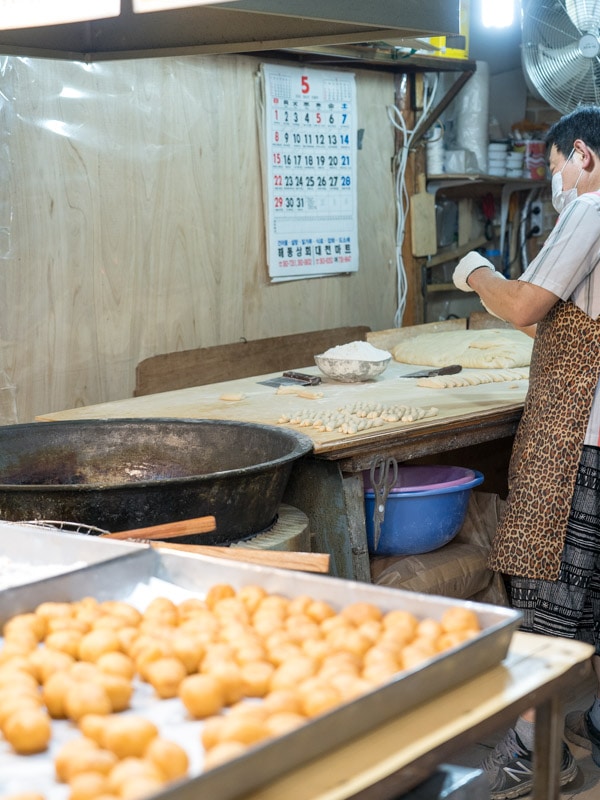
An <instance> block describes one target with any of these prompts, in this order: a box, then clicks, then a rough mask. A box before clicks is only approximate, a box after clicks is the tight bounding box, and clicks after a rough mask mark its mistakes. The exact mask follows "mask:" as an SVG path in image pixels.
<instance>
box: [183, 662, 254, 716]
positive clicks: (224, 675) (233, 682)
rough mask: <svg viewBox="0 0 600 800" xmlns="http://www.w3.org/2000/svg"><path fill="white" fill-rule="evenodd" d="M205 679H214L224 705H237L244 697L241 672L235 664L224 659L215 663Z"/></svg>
mask: <svg viewBox="0 0 600 800" xmlns="http://www.w3.org/2000/svg"><path fill="white" fill-rule="evenodd" d="M189 677H190V678H191V677H194V676H193V675H191V676H189ZM206 677H212V678H216V680H217V681H218V683H219V684H220V686H221V691H222V693H223V698H224V702H225V705H228V706H229V705H232V704H233V703H237V702H238V700H241V699H242V697H243V696H244V680H243V678H242V670H241V669H240V667H239V666H238V665H237V664H236V663H235V662H233V661H225V659H222V660H221V661H215V662H214V663H212V664H211V665H210V668H209V669H208V670H207V672H206ZM213 713H214V712H213Z"/></svg>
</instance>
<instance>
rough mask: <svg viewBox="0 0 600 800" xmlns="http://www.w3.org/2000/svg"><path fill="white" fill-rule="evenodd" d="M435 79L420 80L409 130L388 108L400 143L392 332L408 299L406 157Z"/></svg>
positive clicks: (396, 158)
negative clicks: (418, 105)
mask: <svg viewBox="0 0 600 800" xmlns="http://www.w3.org/2000/svg"><path fill="white" fill-rule="evenodd" d="M438 80H439V77H438V75H437V74H436V75H434V77H433V81H432V82H431V83H430V79H429V77H428V76H427V75H425V78H424V87H423V89H424V92H423V94H424V100H423V110H422V112H421V115H420V116H419V118H418V119H417V120H416V121H415V127H414V128H413V129H412V130H409V129H408V128H407V125H406V121H405V119H404V117H403V116H402V111H401V110H400V109H399V108H398V107H397V106H396V105H392V106H388V107H387V114H388V118H389V120H390V122H391V123H392V125H393V126H394V128H396V130H399V131H400V133H401V134H402V141H401V143H400V146H399V148H398V151H397V152H396V153H395V154H394V160H393V167H394V195H395V204H396V252H395V256H396V292H397V297H398V305H397V308H396V313H395V314H394V325H395V327H396V328H400V327H402V320H403V318H404V312H405V310H406V298H407V295H408V280H407V277H406V267H405V265H404V259H403V258H402V244H403V242H404V236H405V233H406V220H407V216H408V209H409V205H410V198H409V194H408V190H407V188H406V180H405V177H406V165H407V163H408V156H409V154H410V152H411V150H412V149H413V142H414V138H415V133H417V132H418V130H419V121H420V120H421V119H423V118H424V117H426V116H427V114H428V113H429V110H430V109H431V107H432V105H433V101H434V98H435V94H436V90H437V85H438Z"/></svg>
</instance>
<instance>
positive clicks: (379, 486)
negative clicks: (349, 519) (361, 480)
mask: <svg viewBox="0 0 600 800" xmlns="http://www.w3.org/2000/svg"><path fill="white" fill-rule="evenodd" d="M370 477H371V486H372V487H373V491H374V493H375V503H374V505H373V546H374V550H375V551H377V547H378V546H379V537H380V535H381V523H382V522H383V518H384V516H385V504H386V501H387V497H388V494H389V493H390V489H392V488H393V487H394V485H395V484H396V481H397V480H398V462H397V461H396V459H395V458H384V457H383V456H377V457H376V458H375V460H374V461H373V463H372V464H371V471H370Z"/></svg>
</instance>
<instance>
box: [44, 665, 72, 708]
mask: <svg viewBox="0 0 600 800" xmlns="http://www.w3.org/2000/svg"><path fill="white" fill-rule="evenodd" d="M73 681H74V679H73V677H72V676H71V675H70V674H69V673H68V672H66V671H64V670H62V671H59V672H53V673H52V675H50V677H49V678H48V680H47V681H46V682H45V683H44V685H43V687H42V699H43V701H44V703H45V705H46V708H47V709H48V713H49V714H50V716H51V717H52V718H53V719H65V717H66V716H67V707H66V698H67V695H68V693H69V691H70V689H71V687H72V686H73Z"/></svg>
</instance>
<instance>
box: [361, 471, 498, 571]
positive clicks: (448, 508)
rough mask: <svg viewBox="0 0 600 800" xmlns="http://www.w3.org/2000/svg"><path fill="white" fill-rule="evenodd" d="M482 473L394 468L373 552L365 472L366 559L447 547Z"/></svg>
mask: <svg viewBox="0 0 600 800" xmlns="http://www.w3.org/2000/svg"><path fill="white" fill-rule="evenodd" d="M481 483H483V474H482V473H481V472H477V471H476V470H470V469H464V468H462V467H444V466H436V467H429V466H412V467H411V466H408V467H406V466H403V467H398V481H397V482H396V484H395V486H394V488H393V489H392V490H390V493H389V495H388V498H387V501H386V504H385V513H384V518H383V521H382V523H381V529H380V536H379V542H378V545H377V548H375V542H374V535H373V530H374V525H373V510H374V507H375V493H374V491H373V489H372V488H371V480H370V477H369V474H368V473H365V487H366V488H365V516H366V527H367V542H368V546H369V553H371V555H378V556H389V555H399V556H401V555H416V554H419V553H429V552H430V551H432V550H437V549H438V548H440V547H443V546H444V545H445V544H448V542H450V541H451V540H452V539H453V538H454V537H455V536H456V534H457V533H458V532H459V530H460V529H461V527H462V524H463V522H464V519H465V516H466V513H467V506H468V504H469V497H470V496H471V489H473V488H474V487H475V486H479V484H481Z"/></svg>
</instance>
